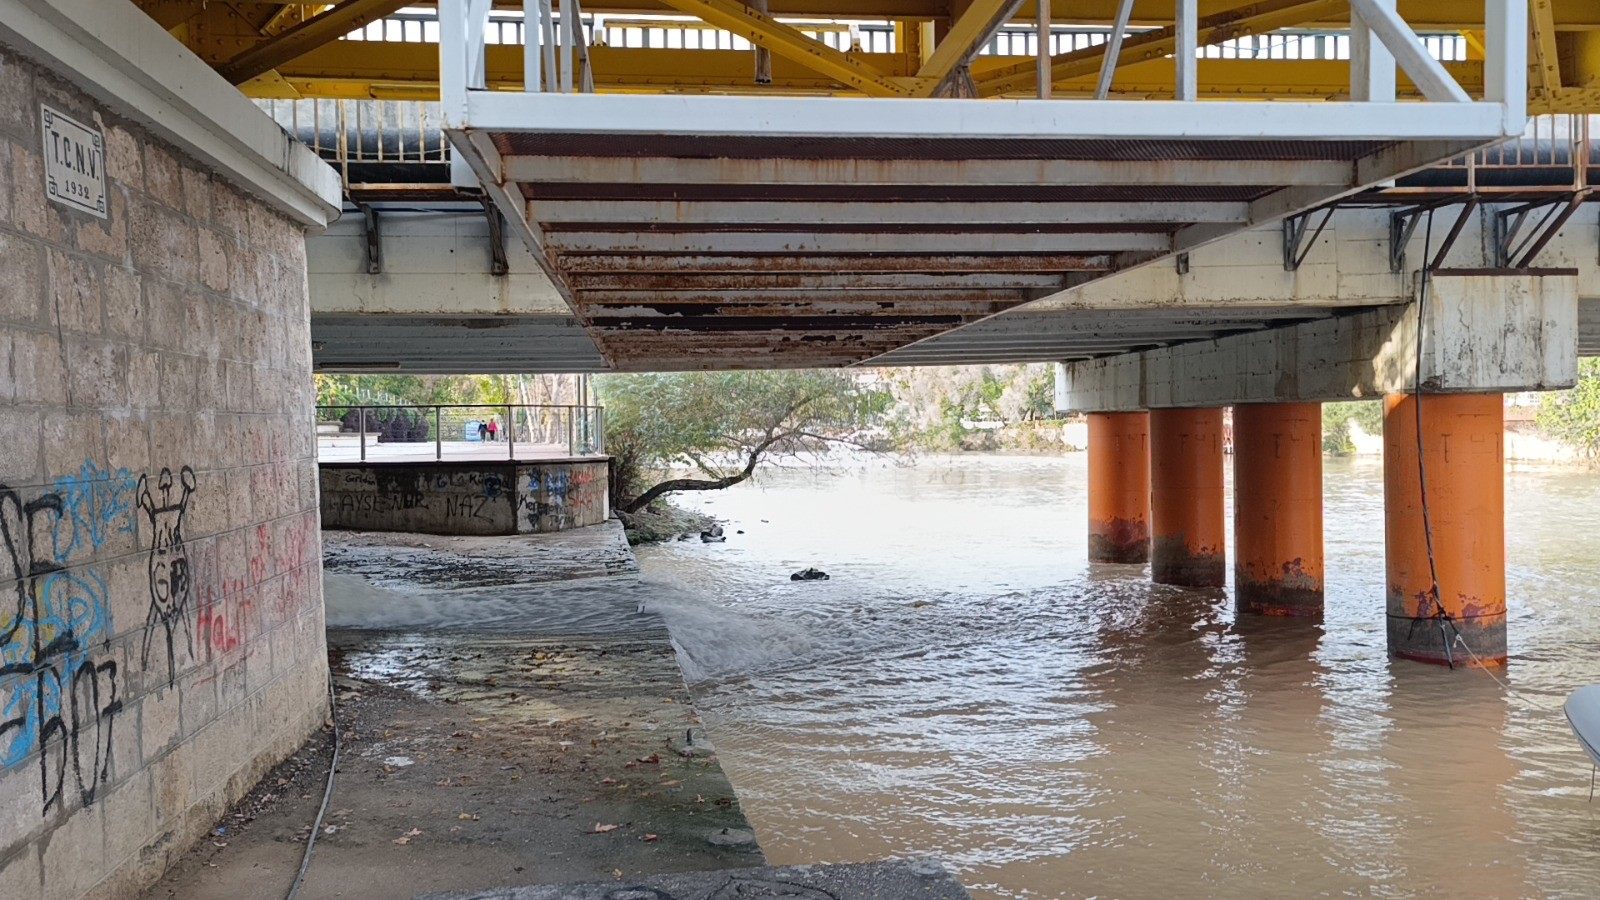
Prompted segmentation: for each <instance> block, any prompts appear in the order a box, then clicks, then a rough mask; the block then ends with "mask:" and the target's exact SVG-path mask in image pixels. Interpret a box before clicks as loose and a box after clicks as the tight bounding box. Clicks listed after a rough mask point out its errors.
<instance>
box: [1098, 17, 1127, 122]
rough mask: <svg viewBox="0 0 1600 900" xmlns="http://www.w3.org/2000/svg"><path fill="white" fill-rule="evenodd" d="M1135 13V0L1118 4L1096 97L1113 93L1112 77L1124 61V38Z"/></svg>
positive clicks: (1100, 98)
mask: <svg viewBox="0 0 1600 900" xmlns="http://www.w3.org/2000/svg"><path fill="white" fill-rule="evenodd" d="M1132 14H1133V0H1122V2H1121V3H1120V4H1118V5H1117V20H1116V21H1115V22H1114V23H1112V25H1111V39H1110V40H1109V41H1108V42H1107V43H1108V46H1107V47H1106V55H1105V59H1104V60H1102V61H1101V63H1100V80H1099V81H1098V82H1097V83H1096V84H1095V88H1094V98H1095V99H1096V100H1104V99H1106V97H1107V96H1109V95H1110V93H1111V78H1112V76H1114V75H1115V74H1116V73H1117V66H1118V65H1120V64H1121V62H1122V39H1123V38H1124V37H1126V36H1127V34H1128V17H1129V16H1131V15H1132Z"/></svg>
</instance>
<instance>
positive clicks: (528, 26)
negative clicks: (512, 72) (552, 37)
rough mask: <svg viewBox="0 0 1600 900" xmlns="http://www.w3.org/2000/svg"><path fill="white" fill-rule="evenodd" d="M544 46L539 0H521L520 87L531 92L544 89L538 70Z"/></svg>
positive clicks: (542, 16)
mask: <svg viewBox="0 0 1600 900" xmlns="http://www.w3.org/2000/svg"><path fill="white" fill-rule="evenodd" d="M543 47H544V14H543V11H542V10H541V9H540V7H539V0H522V89H523V90H525V91H529V92H531V93H538V92H539V91H542V90H544V78H543V77H541V74H540V72H539V54H540V53H542V52H543V49H542V48H543Z"/></svg>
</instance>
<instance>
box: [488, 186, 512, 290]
mask: <svg viewBox="0 0 1600 900" xmlns="http://www.w3.org/2000/svg"><path fill="white" fill-rule="evenodd" d="M483 215H484V218H486V219H488V220H489V274H490V275H504V274H506V273H507V272H509V271H511V264H510V262H508V261H507V260H506V221H505V219H503V218H501V217H500V210H498V209H495V206H494V201H493V200H490V199H489V198H488V197H484V198H483Z"/></svg>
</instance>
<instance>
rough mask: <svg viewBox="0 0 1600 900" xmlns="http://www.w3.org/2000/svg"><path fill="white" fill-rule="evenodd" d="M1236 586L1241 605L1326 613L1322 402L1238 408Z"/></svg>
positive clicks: (1281, 612)
mask: <svg viewBox="0 0 1600 900" xmlns="http://www.w3.org/2000/svg"><path fill="white" fill-rule="evenodd" d="M1233 547H1234V551H1233V552H1234V562H1233V590H1234V602H1235V604H1236V605H1237V606H1238V609H1239V611H1240V612H1247V613H1255V614H1258V615H1266V616H1320V615H1322V599H1323V588H1322V565H1323V556H1322V405H1321V404H1319V403H1264V404H1252V405H1249V406H1235V407H1234V408H1233Z"/></svg>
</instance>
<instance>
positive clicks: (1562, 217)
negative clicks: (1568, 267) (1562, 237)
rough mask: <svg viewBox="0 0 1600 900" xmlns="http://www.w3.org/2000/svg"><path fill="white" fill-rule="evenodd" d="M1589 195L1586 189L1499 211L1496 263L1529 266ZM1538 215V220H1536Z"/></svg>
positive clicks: (1510, 266)
mask: <svg viewBox="0 0 1600 900" xmlns="http://www.w3.org/2000/svg"><path fill="white" fill-rule="evenodd" d="M1588 198H1589V191H1588V190H1587V189H1585V190H1579V191H1573V192H1572V193H1571V194H1569V195H1566V196H1564V197H1559V198H1556V199H1552V200H1536V201H1534V202H1532V203H1524V204H1522V205H1520V206H1513V207H1511V208H1509V209H1503V210H1500V211H1498V212H1496V213H1495V214H1494V264H1495V266H1496V267H1497V268H1506V269H1526V268H1528V267H1529V266H1531V265H1532V264H1533V261H1534V259H1536V258H1537V257H1538V256H1539V253H1540V252H1541V251H1542V250H1544V248H1545V247H1546V246H1548V245H1549V244H1550V241H1551V239H1553V238H1554V237H1555V236H1556V233H1557V232H1559V231H1560V230H1561V228H1562V227H1563V226H1565V225H1566V224H1567V221H1568V220H1569V219H1571V218H1572V216H1573V214H1574V213H1576V212H1577V211H1578V207H1580V206H1582V205H1583V202H1584V201H1585V200H1587V199H1588ZM1535 218H1537V221H1533V220H1534V219H1535ZM1530 223H1531V224H1530ZM1524 229H1526V232H1525V233H1524Z"/></svg>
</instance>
